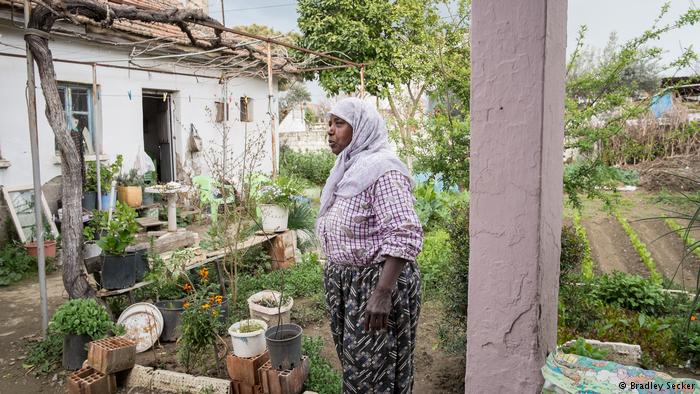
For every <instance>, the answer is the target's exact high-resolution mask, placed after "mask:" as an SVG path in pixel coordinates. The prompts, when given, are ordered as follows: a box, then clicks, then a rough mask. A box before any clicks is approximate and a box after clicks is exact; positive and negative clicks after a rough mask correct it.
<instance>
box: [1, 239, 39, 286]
mask: <svg viewBox="0 0 700 394" xmlns="http://www.w3.org/2000/svg"><path fill="white" fill-rule="evenodd" d="M32 272H36V259H35V258H34V257H31V256H29V255H28V254H27V250H26V249H25V248H24V245H22V244H21V243H18V242H9V243H7V245H5V247H4V248H2V249H0V286H7V285H10V284H12V283H15V282H19V281H20V280H22V279H23V278H25V277H26V276H27V275H28V274H30V273H32Z"/></svg>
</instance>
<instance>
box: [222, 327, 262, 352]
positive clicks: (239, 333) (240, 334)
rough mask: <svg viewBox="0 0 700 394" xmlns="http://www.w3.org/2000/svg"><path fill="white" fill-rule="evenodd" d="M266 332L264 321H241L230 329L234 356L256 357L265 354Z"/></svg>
mask: <svg viewBox="0 0 700 394" xmlns="http://www.w3.org/2000/svg"><path fill="white" fill-rule="evenodd" d="M265 330H267V324H265V322H264V321H262V320H256V319H247V320H241V321H239V322H237V323H234V324H232V325H231V327H229V328H228V333H229V335H230V336H231V345H232V346H233V354H234V355H236V356H238V357H255V356H259V355H261V354H263V353H265V349H266V345H265Z"/></svg>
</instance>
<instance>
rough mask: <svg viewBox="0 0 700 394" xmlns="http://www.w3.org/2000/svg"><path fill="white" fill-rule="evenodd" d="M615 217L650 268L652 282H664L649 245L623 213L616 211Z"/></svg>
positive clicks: (643, 261)
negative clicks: (642, 239) (641, 238)
mask: <svg viewBox="0 0 700 394" xmlns="http://www.w3.org/2000/svg"><path fill="white" fill-rule="evenodd" d="M615 218H617V221H618V222H620V225H621V226H622V228H623V229H624V230H625V233H627V236H628V237H629V239H630V242H632V246H633V247H634V250H636V251H637V254H638V255H639V257H640V258H641V259H642V263H644V265H645V266H646V267H647V269H648V270H649V278H651V280H652V282H654V283H658V284H661V283H663V277H662V276H661V275H660V274H659V272H658V271H657V270H656V262H655V261H654V259H653V258H652V257H651V252H649V249H647V246H646V245H645V244H644V242H642V241H641V240H640V239H639V236H638V235H637V233H636V232H635V231H634V229H633V228H632V226H630V224H629V222H628V221H627V219H625V218H623V217H622V215H620V214H619V213H617V212H616V213H615Z"/></svg>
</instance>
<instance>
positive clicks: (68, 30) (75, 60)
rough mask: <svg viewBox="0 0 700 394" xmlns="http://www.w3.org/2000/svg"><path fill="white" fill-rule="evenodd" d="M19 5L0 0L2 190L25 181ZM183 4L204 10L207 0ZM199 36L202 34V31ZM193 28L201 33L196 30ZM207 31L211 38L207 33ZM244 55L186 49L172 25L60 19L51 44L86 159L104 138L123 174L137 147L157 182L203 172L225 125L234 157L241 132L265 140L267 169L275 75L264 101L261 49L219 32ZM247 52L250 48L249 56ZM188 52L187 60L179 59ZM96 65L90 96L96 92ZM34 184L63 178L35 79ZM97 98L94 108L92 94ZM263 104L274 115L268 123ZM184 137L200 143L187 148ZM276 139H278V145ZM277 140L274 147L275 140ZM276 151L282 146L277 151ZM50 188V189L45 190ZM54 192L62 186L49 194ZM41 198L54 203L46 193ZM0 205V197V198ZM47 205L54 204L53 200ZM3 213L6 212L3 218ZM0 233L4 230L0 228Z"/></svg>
mask: <svg viewBox="0 0 700 394" xmlns="http://www.w3.org/2000/svg"><path fill="white" fill-rule="evenodd" d="M144 2H147V3H148V4H143V5H144V6H147V7H151V8H152V7H156V6H162V7H163V8H171V7H173V6H180V7H182V6H183V5H182V4H181V3H180V2H177V1H175V0H157V1H155V0H120V3H123V4H133V5H140V3H144ZM20 5H21V4H20V3H19V2H14V7H15V8H14V9H12V8H11V7H12V5H11V3H10V2H9V1H8V0H0V86H1V87H2V94H0V185H3V186H19V185H30V184H31V183H32V165H31V152H30V146H29V132H28V116H27V103H26V100H25V87H26V80H27V72H26V70H27V65H26V57H25V42H24V39H23V29H22V26H23V18H22V12H21V8H18V7H19V6H20ZM186 6H188V7H189V6H195V7H202V8H203V9H205V10H206V9H207V5H206V0H204V1H202V0H196V2H192V3H188V4H186ZM202 30H203V29H202ZM193 32H196V33H198V34H205V33H204V32H199V31H196V30H195V29H193ZM208 34H211V33H208ZM224 38H225V39H227V40H229V41H233V42H236V40H237V41H238V42H240V48H241V50H240V51H238V50H232V49H226V50H217V51H209V53H203V52H205V51H203V50H201V49H195V48H194V47H192V46H189V45H188V41H187V39H186V37H185V36H184V33H182V32H181V31H180V30H179V29H178V28H177V27H174V26H169V25H160V24H146V23H139V22H121V21H120V22H116V23H115V24H114V26H113V27H112V29H103V28H101V27H97V26H89V25H88V26H76V25H71V24H67V23H58V24H56V26H55V27H54V29H53V30H52V33H51V40H50V43H49V46H50V49H51V51H52V54H53V58H54V65H55V69H56V75H57V80H58V81H59V90H60V93H61V95H62V98H63V104H64V108H65V111H66V117H67V119H68V121H69V127H70V126H72V127H74V129H73V131H76V132H79V133H81V134H82V137H83V140H84V142H85V144H84V146H85V149H86V150H87V151H86V154H85V160H95V155H94V152H93V151H92V146H91V144H92V141H93V139H94V138H96V137H98V136H101V141H102V144H101V152H102V153H103V155H102V156H101V159H102V160H109V161H112V160H114V159H115V157H116V156H117V155H119V154H121V155H123V156H124V166H125V167H127V168H129V167H130V166H131V165H132V164H133V163H134V161H135V158H136V156H137V155H138V153H139V152H140V151H142V150H144V151H145V152H146V153H147V154H148V155H149V156H150V157H151V159H153V160H154V162H155V163H156V165H157V171H158V175H159V179H160V180H161V181H170V180H182V179H185V178H186V177H187V176H192V175H196V174H201V173H203V174H206V173H208V172H209V169H208V166H207V160H205V158H204V155H205V154H206V152H208V151H210V149H211V148H212V147H214V146H215V141H216V140H219V141H220V139H221V137H220V130H221V128H222V126H224V125H225V126H227V127H229V128H230V141H229V143H230V144H231V147H232V151H233V153H234V154H236V153H240V152H242V151H243V147H244V136H247V137H248V138H256V136H259V138H262V139H264V141H265V142H264V144H265V145H264V146H265V148H264V151H265V157H264V158H262V160H261V166H260V170H261V171H263V172H269V171H271V169H272V141H273V137H272V132H271V125H272V124H271V119H272V122H274V126H275V128H276V127H277V123H278V120H277V116H276V114H277V100H276V99H275V97H276V94H277V79H275V80H274V82H275V83H273V99H272V102H271V105H268V99H269V98H268V83H267V80H266V75H267V65H266V62H265V56H264V54H261V53H259V52H255V49H260V48H262V50H264V48H265V46H264V45H260V43H259V42H255V41H254V40H251V39H248V38H245V37H240V36H236V35H233V34H229V33H224ZM251 48H252V49H253V50H251ZM185 55H186V56H185ZM93 66H94V68H95V74H96V80H95V82H96V88H97V89H96V92H95V91H94V90H93ZM273 67H274V72H273V75H276V78H277V76H279V75H281V74H283V75H284V76H289V75H288V74H285V73H287V72H288V70H289V64H288V62H287V59H286V58H285V57H283V56H279V55H273ZM36 75H37V77H36V80H37V82H36V85H37V95H36V97H37V113H38V116H37V117H38V133H39V151H40V161H41V180H42V183H43V184H46V183H48V182H50V181H52V180H53V181H52V182H51V184H52V185H55V184H57V183H58V182H60V175H61V167H60V159H59V156H58V154H57V152H56V147H55V142H54V135H53V132H52V130H51V128H50V127H49V124H48V122H47V120H46V117H45V116H44V108H45V104H44V98H43V93H42V92H41V86H40V83H39V75H38V72H37V73H36ZM95 93H96V94H97V95H98V96H97V97H98V98H99V100H98V105H97V107H95V106H94V105H93V101H92V96H93V95H94V94H95ZM268 108H271V112H272V113H273V114H275V116H274V117H272V118H271V117H270V115H269V113H268ZM191 135H198V136H199V137H200V139H201V142H202V147H201V149H200V150H199V152H193V149H191V144H190V137H191ZM275 140H277V139H275ZM276 143H277V144H279V141H276ZM277 151H279V148H277ZM45 189H47V188H45ZM48 189H51V190H54V191H55V190H60V188H56V187H53V188H48ZM45 193H46V194H47V199H49V200H54V202H55V200H56V199H57V198H60V196H58V195H57V194H56V192H53V193H51V192H50V191H46V190H45ZM3 204H4V201H3ZM50 205H52V206H55V204H54V203H50ZM0 216H4V214H0ZM0 230H1V229H0ZM3 233H4V232H3Z"/></svg>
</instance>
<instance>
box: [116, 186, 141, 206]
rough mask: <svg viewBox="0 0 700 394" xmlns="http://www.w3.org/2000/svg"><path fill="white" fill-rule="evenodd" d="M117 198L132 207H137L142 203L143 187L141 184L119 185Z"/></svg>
mask: <svg viewBox="0 0 700 394" xmlns="http://www.w3.org/2000/svg"><path fill="white" fill-rule="evenodd" d="M117 200H119V201H121V202H123V203H125V204H127V205H128V206H130V207H132V208H138V207H140V206H141V204H142V203H143V189H141V186H119V187H118V188H117Z"/></svg>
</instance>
